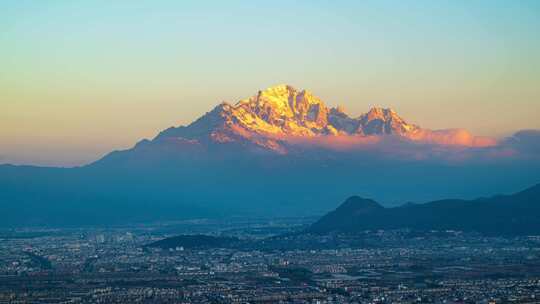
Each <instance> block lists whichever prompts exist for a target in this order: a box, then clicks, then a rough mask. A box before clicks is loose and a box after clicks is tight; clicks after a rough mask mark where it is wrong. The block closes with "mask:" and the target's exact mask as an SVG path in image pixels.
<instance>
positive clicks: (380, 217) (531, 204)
mask: <svg viewBox="0 0 540 304" xmlns="http://www.w3.org/2000/svg"><path fill="white" fill-rule="evenodd" d="M379 229H383V230H384V229H412V230H423V231H430V230H439V231H444V230H456V231H467V232H479V233H482V234H486V235H540V184H538V185H536V186H533V187H531V188H528V189H526V190H524V191H521V192H518V193H515V194H512V195H498V196H493V197H490V198H481V199H476V200H451V199H447V200H438V201H434V202H430V203H425V204H406V205H403V206H400V207H394V208H384V207H382V206H381V205H379V204H377V203H376V202H375V201H373V200H368V199H362V198H360V197H357V196H354V197H350V198H349V199H347V200H346V201H345V202H344V203H343V204H342V205H340V206H339V207H338V208H337V209H336V210H334V211H332V212H330V213H328V214H326V215H325V216H323V217H322V218H321V219H320V220H319V221H317V222H316V223H314V224H313V225H312V226H311V227H310V228H309V229H308V232H311V233H330V232H344V233H358V232H361V231H365V230H379Z"/></svg>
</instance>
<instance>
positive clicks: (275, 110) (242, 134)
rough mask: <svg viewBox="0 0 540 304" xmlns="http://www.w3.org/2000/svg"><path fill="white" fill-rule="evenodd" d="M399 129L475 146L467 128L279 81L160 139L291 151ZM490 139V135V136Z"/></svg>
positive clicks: (410, 135)
mask: <svg viewBox="0 0 540 304" xmlns="http://www.w3.org/2000/svg"><path fill="white" fill-rule="evenodd" d="M383 135H393V136H397V137H400V138H403V139H407V140H414V141H423V140H425V141H428V142H434V143H437V144H445V145H463V146H473V145H475V144H476V143H477V142H476V141H477V140H476V138H475V137H474V136H472V135H471V134H470V133H468V132H467V131H464V130H445V131H431V130H428V129H422V128H420V127H419V126H417V125H414V124H410V123H408V122H406V121H405V120H404V119H403V118H401V117H400V116H399V115H398V114H397V113H396V112H395V111H393V110H392V109H383V108H372V109H370V110H369V112H368V113H365V114H363V115H360V116H358V117H351V116H349V115H348V114H347V113H346V112H345V111H344V109H343V108H341V107H335V108H329V107H328V106H326V104H325V103H324V102H323V101H322V100H321V99H320V98H318V97H317V96H315V95H314V94H312V93H311V92H309V91H307V90H297V89H295V88H293V87H292V86H289V85H278V86H275V87H271V88H268V89H266V90H263V91H259V92H258V93H257V94H256V95H254V96H252V97H250V98H247V99H243V100H240V101H239V102H237V103H236V104H234V105H231V104H229V103H226V102H224V103H222V104H220V105H218V106H217V107H216V108H214V109H213V110H212V111H210V112H208V113H206V114H205V115H204V116H202V117H201V118H199V119H198V120H196V121H195V122H193V123H192V124H190V125H188V126H185V127H184V126H181V127H177V128H169V129H167V130H165V131H163V132H161V133H160V134H159V135H158V136H157V138H156V139H155V140H156V141H160V140H165V141H166V140H171V139H174V140H195V141H196V143H202V144H206V145H208V144H220V143H221V144H225V143H236V144H241V145H248V146H249V145H252V146H255V147H258V148H261V149H264V150H269V151H273V152H277V153H282V154H285V153H287V152H288V148H287V146H290V145H291V142H294V140H295V139H299V138H301V139H307V140H312V141H317V140H320V139H323V138H329V137H330V138H331V137H352V138H359V137H369V136H383ZM486 144H489V141H487V140H486Z"/></svg>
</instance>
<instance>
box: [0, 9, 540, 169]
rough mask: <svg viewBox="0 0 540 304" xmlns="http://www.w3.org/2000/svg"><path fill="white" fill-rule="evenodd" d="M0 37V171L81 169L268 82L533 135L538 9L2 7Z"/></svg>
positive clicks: (432, 123) (449, 123)
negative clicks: (11, 165)
mask: <svg viewBox="0 0 540 304" xmlns="http://www.w3.org/2000/svg"><path fill="white" fill-rule="evenodd" d="M0 28H1V29H2V30H1V31H0V66H2V69H0V91H1V92H2V94H1V95H0V107H1V110H0V148H1V149H0V157H1V158H0V162H20V163H39V164H75V163H81V162H87V161H91V160H93V159H95V158H97V157H99V155H102V154H103V153H106V152H107V151H110V150H112V149H119V148H127V147H129V146H131V145H132V144H133V143H135V142H136V141H138V140H139V139H141V138H143V137H152V136H154V135H155V134H156V133H157V132H158V131H159V130H161V129H164V128H166V127H169V126H171V125H179V124H185V123H189V122H190V121H192V120H194V119H195V118H197V117H198V116H200V115H201V114H203V113H204V112H206V111H208V110H210V109H211V108H212V107H213V106H215V105H216V104H217V103H219V102H220V101H222V100H229V101H235V100H238V99H240V98H244V97H247V96H250V95H252V94H254V93H255V92H256V91H257V90H259V89H263V88H265V87H268V86H271V85H274V84H277V83H289V84H291V85H293V86H296V87H299V88H306V89H309V90H311V91H313V92H314V93H315V94H316V95H319V96H320V97H321V98H323V99H324V100H325V101H327V103H328V104H329V105H331V106H334V105H338V104H340V105H343V106H344V107H345V108H346V109H348V111H349V112H350V113H351V114H353V115H357V114H360V113H362V112H365V111H367V110H368V108H369V107H370V106H373V105H378V106H384V107H392V108H394V109H396V111H398V112H399V113H400V114H401V115H402V116H403V117H405V118H406V119H407V120H409V121H411V122H413V123H417V124H420V125H422V126H425V127H428V128H433V129H439V128H451V127H460V128H466V129H469V130H471V131H473V132H474V133H476V134H479V135H489V136H505V135H508V134H510V133H512V132H514V131H515V130H519V129H525V128H540V117H539V115H540V114H539V113H540V100H539V99H540V89H539V87H540V85H539V84H540V56H539V55H538V54H540V38H539V34H538V32H539V31H538V30H539V29H540V2H538V1H295V2H291V1H273V2H271V3H270V2H256V1H192V2H190V1H114V2H113V1H2V2H1V3H0ZM44 144H46V145H47V146H48V148H47V149H45V150H43V149H41V151H40V153H37V152H35V151H36V149H38V148H40V147H43V145H44Z"/></svg>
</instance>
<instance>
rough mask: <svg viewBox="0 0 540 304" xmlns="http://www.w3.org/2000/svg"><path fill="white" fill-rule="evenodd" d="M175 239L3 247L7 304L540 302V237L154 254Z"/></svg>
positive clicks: (312, 238)
mask: <svg viewBox="0 0 540 304" xmlns="http://www.w3.org/2000/svg"><path fill="white" fill-rule="evenodd" d="M249 229H252V228H246V232H245V234H244V236H245V237H247V238H249V237H252V236H251V235H250V230H249ZM257 229H260V227H258V228H257ZM223 233H226V232H223ZM234 234H235V236H241V235H242V233H241V229H238V228H235V230H234ZM168 235H170V232H168V231H167V232H162V230H160V228H152V229H149V228H148V227H145V228H144V229H140V228H133V229H128V228H122V229H110V230H102V229H81V230H55V231H48V232H47V233H39V234H34V235H29V236H25V234H21V235H16V234H15V235H14V234H10V235H9V236H4V237H0V238H1V240H0V303H2V304H3V303H485V304H488V303H536V302H540V301H539V300H538V299H540V239H539V238H537V237H520V238H487V237H482V236H479V235H474V234H463V233H459V232H454V231H447V232H444V233H441V232H429V233H423V234H419V235H417V234H411V233H408V232H404V231H376V232H366V233H365V234H363V235H356V236H351V235H330V236H329V235H326V236H317V235H299V236H297V237H295V236H291V235H289V236H287V237H283V238H279V237H278V238H274V241H272V242H265V245H264V246H261V248H257V247H256V246H252V247H249V248H205V249H203V248H199V249H196V248H186V247H183V246H177V247H175V248H149V247H147V246H145V245H147V244H149V243H151V242H154V241H156V240H159V239H162V238H164V237H166V236H168ZM284 244H288V245H284ZM328 244H339V246H334V245H330V246H329V245H328ZM273 246H274V247H273Z"/></svg>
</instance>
